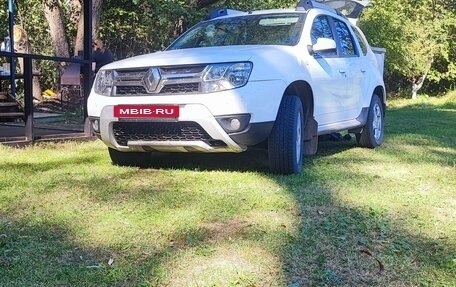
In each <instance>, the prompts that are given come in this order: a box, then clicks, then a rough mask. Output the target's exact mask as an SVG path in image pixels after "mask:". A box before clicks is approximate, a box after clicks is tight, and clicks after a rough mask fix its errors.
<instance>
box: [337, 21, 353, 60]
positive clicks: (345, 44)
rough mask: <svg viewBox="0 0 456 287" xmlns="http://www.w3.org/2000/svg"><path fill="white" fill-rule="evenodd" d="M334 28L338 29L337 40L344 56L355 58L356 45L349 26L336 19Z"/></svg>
mask: <svg viewBox="0 0 456 287" xmlns="http://www.w3.org/2000/svg"><path fill="white" fill-rule="evenodd" d="M334 27H335V29H336V35H337V39H338V40H339V42H340V46H341V48H342V55H345V56H355V55H356V49H355V45H354V43H353V38H352V36H351V34H350V31H349V30H348V27H347V25H346V24H345V23H344V22H342V21H339V20H337V19H334Z"/></svg>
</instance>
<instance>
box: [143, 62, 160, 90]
mask: <svg viewBox="0 0 456 287" xmlns="http://www.w3.org/2000/svg"><path fill="white" fill-rule="evenodd" d="M160 78H161V77H160V71H159V70H158V69H157V68H150V69H149V71H147V73H146V75H145V76H144V78H143V80H144V86H145V88H146V90H147V92H148V93H158V92H159V91H157V87H158V84H159V83H160Z"/></svg>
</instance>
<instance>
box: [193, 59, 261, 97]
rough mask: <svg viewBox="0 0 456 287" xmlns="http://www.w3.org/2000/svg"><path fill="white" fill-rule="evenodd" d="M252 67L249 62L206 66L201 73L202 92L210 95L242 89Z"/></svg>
mask: <svg viewBox="0 0 456 287" xmlns="http://www.w3.org/2000/svg"><path fill="white" fill-rule="evenodd" d="M252 67H253V64H252V63H250V62H242V63H224V64H213V65H208V66H207V67H206V69H205V70H204V72H203V78H202V80H203V81H202V84H201V87H202V91H203V92H204V93H212V92H219V91H224V90H230V89H235V88H239V87H242V86H244V85H245V84H247V81H248V80H249V77H250V72H252Z"/></svg>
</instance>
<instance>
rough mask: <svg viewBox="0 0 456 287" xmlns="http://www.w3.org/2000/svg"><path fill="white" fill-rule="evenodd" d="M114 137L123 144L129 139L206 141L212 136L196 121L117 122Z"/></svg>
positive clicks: (114, 125)
mask: <svg viewBox="0 0 456 287" xmlns="http://www.w3.org/2000/svg"><path fill="white" fill-rule="evenodd" d="M113 132H114V138H115V139H116V141H117V143H118V144H119V145H121V146H127V142H128V141H205V142H208V143H209V142H212V138H211V136H209V135H208V134H207V132H206V131H205V130H204V129H203V128H202V127H201V126H200V125H199V124H197V123H195V122H115V123H114V124H113Z"/></svg>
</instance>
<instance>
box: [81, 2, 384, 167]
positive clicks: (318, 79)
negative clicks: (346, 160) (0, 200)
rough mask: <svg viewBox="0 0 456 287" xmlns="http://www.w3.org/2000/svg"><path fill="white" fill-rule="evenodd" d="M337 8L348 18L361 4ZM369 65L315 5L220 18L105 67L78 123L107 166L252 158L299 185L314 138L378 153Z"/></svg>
mask: <svg viewBox="0 0 456 287" xmlns="http://www.w3.org/2000/svg"><path fill="white" fill-rule="evenodd" d="M327 2H328V3H327V4H329V5H332V6H334V7H336V6H340V4H339V3H336V2H340V1H327ZM343 2H344V4H343V5H342V6H341V7H342V8H343V10H349V11H354V9H355V7H358V6H357V5H359V2H360V1H343ZM362 4H364V3H362ZM358 8H359V7H358ZM350 9H351V10H350ZM378 59H379V57H376V55H375V54H374V53H373V51H372V49H371V48H370V46H369V44H368V43H367V41H366V39H365V38H364V36H363V34H362V32H361V31H360V30H359V28H357V27H356V25H355V23H354V21H350V20H349V19H348V18H347V17H346V16H343V15H342V14H340V13H339V12H337V11H336V10H335V9H334V8H331V7H330V6H328V5H326V4H321V3H317V2H314V1H301V2H300V3H299V4H298V6H297V7H296V9H287V10H265V11H250V12H240V11H234V10H226V9H220V10H217V11H215V12H213V13H212V14H211V16H210V19H208V20H206V21H203V22H200V23H198V24H197V25H195V26H194V27H192V28H191V29H190V30H188V31H187V32H186V33H185V34H183V35H182V36H181V37H179V38H178V39H177V40H176V41H174V42H173V43H172V44H171V45H170V46H169V47H168V48H167V49H166V50H165V51H162V52H156V53H152V54H148V55H142V56H137V57H132V58H128V59H125V60H121V61H117V62H114V63H111V64H108V65H106V66H104V67H103V68H102V69H101V70H100V71H99V72H98V74H97V76H96V79H95V82H94V85H93V88H92V91H91V94H90V97H89V99H88V113H89V118H90V120H91V122H92V126H93V129H94V132H95V134H96V135H97V136H98V137H99V138H100V139H101V140H102V141H103V142H104V143H105V144H106V145H107V146H108V149H109V154H110V156H111V159H112V162H113V163H114V164H117V165H138V164H142V163H144V161H145V160H147V156H145V155H146V154H145V153H151V152H234V153H238V152H243V151H245V150H247V149H248V148H249V147H253V146H263V147H265V148H267V150H268V155H269V163H270V169H271V171H272V172H275V173H281V174H291V173H299V172H300V171H301V169H302V156H303V154H314V153H315V152H316V151H317V144H318V136H319V135H322V134H328V133H333V132H338V131H344V130H348V131H349V132H351V133H355V134H356V138H357V141H358V143H359V145H360V146H364V147H370V148H374V147H376V146H379V145H380V144H381V143H382V141H383V126H384V109H385V98H386V93H385V88H384V83H383V76H382V73H383V61H382V60H380V61H378ZM380 59H381V57H380Z"/></svg>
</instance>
